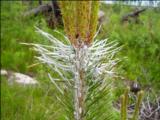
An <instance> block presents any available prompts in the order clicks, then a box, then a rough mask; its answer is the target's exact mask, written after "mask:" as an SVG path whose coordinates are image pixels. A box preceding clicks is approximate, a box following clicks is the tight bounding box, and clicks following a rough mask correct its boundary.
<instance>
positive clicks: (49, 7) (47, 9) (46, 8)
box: [24, 3, 52, 17]
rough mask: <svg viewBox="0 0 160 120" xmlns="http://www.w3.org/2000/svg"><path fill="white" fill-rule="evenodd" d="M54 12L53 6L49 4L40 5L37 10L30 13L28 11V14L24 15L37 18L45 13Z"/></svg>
mask: <svg viewBox="0 0 160 120" xmlns="http://www.w3.org/2000/svg"><path fill="white" fill-rule="evenodd" d="M51 11H52V4H51V3H48V4H45V5H40V6H38V7H37V8H34V9H32V10H30V11H27V12H26V13H24V16H25V17H27V16H32V15H33V16H37V15H38V14H41V13H44V12H51Z"/></svg>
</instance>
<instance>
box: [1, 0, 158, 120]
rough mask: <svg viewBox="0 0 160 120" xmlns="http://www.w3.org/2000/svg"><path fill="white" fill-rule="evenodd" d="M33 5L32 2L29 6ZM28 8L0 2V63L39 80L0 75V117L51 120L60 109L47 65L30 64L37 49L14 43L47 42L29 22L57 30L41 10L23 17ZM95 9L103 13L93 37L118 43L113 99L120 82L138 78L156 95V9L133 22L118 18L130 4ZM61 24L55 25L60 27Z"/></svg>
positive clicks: (121, 87)
mask: <svg viewBox="0 0 160 120" xmlns="http://www.w3.org/2000/svg"><path fill="white" fill-rule="evenodd" d="M37 5H38V1H37V3H36V2H35V4H34V6H37ZM34 6H33V7H34ZM28 9H29V5H28V4H22V3H21V1H17V2H8V1H1V68H2V69H6V70H9V71H15V72H20V73H23V74H26V75H29V76H32V77H34V78H36V79H37V80H38V82H39V83H40V85H36V86H32V85H29V86H25V87H24V86H22V85H19V84H17V83H15V84H12V85H10V84H8V81H7V77H5V76H1V118H2V120H35V119H36V120H46V119H47V120H51V119H53V116H54V117H55V116H58V115H59V114H61V110H59V106H58V104H56V102H55V100H54V97H55V95H54V94H55V90H54V87H53V85H52V83H51V81H50V80H49V79H48V77H47V72H48V71H49V70H48V69H47V68H46V67H45V66H44V65H41V64H37V65H36V66H34V65H33V64H36V63H37V62H38V61H37V60H36V59H35V57H34V56H35V55H37V54H36V53H35V52H34V51H33V50H32V48H31V47H28V46H25V45H22V44H20V43H24V42H25V43H42V44H49V42H48V41H46V40H45V39H44V38H43V37H42V36H41V35H39V34H37V32H35V27H34V26H38V27H39V28H41V29H43V30H44V31H47V32H49V33H51V34H53V35H55V36H57V35H56V34H55V33H54V32H53V29H50V28H49V27H48V26H47V23H46V20H45V17H44V16H43V15H39V16H37V17H34V16H32V17H28V18H25V17H23V14H24V12H25V11H27V10H28ZM101 9H102V10H103V11H104V12H105V19H104V22H103V25H102V28H101V30H100V34H99V36H98V38H99V39H104V38H106V37H107V38H109V41H113V40H116V41H117V42H118V43H119V46H121V45H123V49H122V50H121V51H120V52H119V53H118V54H117V57H119V58H120V59H121V62H120V63H119V65H118V66H117V68H118V73H119V76H121V77H120V78H117V79H116V80H115V84H116V89H115V91H116V93H115V99H116V100H117V99H118V98H119V96H120V95H121V94H122V93H123V91H124V86H125V84H124V83H127V84H128V85H130V83H132V82H130V81H136V82H138V84H140V85H141V89H143V90H146V91H148V90H150V89H152V91H154V92H155V93H156V94H157V95H158V96H159V95H160V93H159V88H160V32H159V31H160V27H159V26H160V14H159V12H160V8H147V10H146V11H145V12H144V13H142V14H140V16H139V20H140V23H138V24H137V23H135V22H134V21H133V20H132V19H131V20H130V22H126V23H124V24H123V23H121V17H122V16H123V15H125V14H126V13H129V12H131V11H133V10H134V9H135V7H129V6H124V5H118V4H115V5H108V6H107V5H101ZM62 28H63V27H59V28H56V29H58V30H60V31H62V32H64V31H63V29H62ZM57 37H60V36H57ZM122 81H124V82H122ZM128 81H129V83H128ZM146 93H147V94H148V92H146ZM58 110H59V111H58ZM55 119H56V118H55Z"/></svg>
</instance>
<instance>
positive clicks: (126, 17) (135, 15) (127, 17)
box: [121, 8, 146, 23]
mask: <svg viewBox="0 0 160 120" xmlns="http://www.w3.org/2000/svg"><path fill="white" fill-rule="evenodd" d="M145 10H146V8H143V9H140V10H139V9H138V10H135V11H133V12H131V13H128V14H126V15H124V16H123V17H122V19H121V22H122V23H124V22H126V21H129V20H130V18H132V19H134V21H135V22H136V23H138V22H139V20H138V17H139V15H140V13H142V12H144V11H145Z"/></svg>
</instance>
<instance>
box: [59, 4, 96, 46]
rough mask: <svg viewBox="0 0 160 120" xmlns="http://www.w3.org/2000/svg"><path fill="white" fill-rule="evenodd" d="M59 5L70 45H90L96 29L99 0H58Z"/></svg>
mask: <svg viewBox="0 0 160 120" xmlns="http://www.w3.org/2000/svg"><path fill="white" fill-rule="evenodd" d="M59 5H60V8H61V13H62V17H63V23H64V28H65V32H66V34H67V36H68V38H69V40H70V41H71V43H72V45H74V46H75V47H79V46H81V43H85V44H86V45H90V43H91V42H92V40H93V37H94V35H95V33H96V29H97V24H98V9H99V1H60V2H59Z"/></svg>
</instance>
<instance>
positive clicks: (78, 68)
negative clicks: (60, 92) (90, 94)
mask: <svg viewBox="0 0 160 120" xmlns="http://www.w3.org/2000/svg"><path fill="white" fill-rule="evenodd" d="M75 51H76V52H75V89H74V90H75V91H74V93H75V95H74V102H75V103H74V104H75V111H74V118H75V120H83V113H84V111H85V108H84V96H85V81H84V78H85V72H84V67H83V64H84V54H83V53H84V52H86V51H84V48H83V46H82V48H75Z"/></svg>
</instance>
